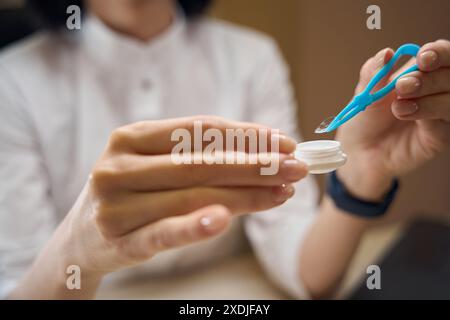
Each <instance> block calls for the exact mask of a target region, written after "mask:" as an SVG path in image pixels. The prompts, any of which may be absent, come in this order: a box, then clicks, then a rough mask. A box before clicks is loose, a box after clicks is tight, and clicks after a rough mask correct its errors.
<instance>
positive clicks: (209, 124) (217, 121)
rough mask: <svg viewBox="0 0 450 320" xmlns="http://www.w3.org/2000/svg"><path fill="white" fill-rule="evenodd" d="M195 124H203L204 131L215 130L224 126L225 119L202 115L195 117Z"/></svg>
mask: <svg viewBox="0 0 450 320" xmlns="http://www.w3.org/2000/svg"><path fill="white" fill-rule="evenodd" d="M193 120H194V121H193V122H195V121H199V122H201V123H202V127H203V129H204V130H208V129H213V128H220V127H222V124H223V119H222V118H220V117H218V116H211V115H200V116H195V117H194V118H193Z"/></svg>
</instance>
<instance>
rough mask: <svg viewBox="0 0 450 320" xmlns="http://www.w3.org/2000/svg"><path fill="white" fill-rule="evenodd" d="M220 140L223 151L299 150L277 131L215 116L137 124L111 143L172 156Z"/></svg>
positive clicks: (117, 132) (119, 131)
mask: <svg viewBox="0 0 450 320" xmlns="http://www.w3.org/2000/svg"><path fill="white" fill-rule="evenodd" d="M236 136H239V139H240V138H243V139H244V140H242V139H240V140H239V139H238V138H237V137H236ZM217 137H218V138H219V139H220V140H221V141H222V142H223V143H222V145H223V150H225V149H227V150H238V151H246V152H248V151H249V149H250V145H251V144H252V146H256V147H262V146H266V147H267V150H268V151H270V150H272V146H276V145H275V144H274V143H275V142H278V144H279V145H278V149H279V151H280V152H282V153H291V152H294V150H295V147H296V142H295V140H293V139H292V138H289V137H287V136H286V135H284V134H280V133H279V132H278V131H277V130H275V129H271V128H269V127H266V126H263V125H260V124H255V123H247V122H237V121H231V120H226V119H223V118H220V117H213V116H197V117H188V118H177V119H168V120H161V121H141V122H137V123H134V124H131V125H127V126H124V127H121V128H119V129H117V130H115V131H114V133H113V134H112V135H111V139H110V143H109V144H110V148H112V149H120V150H131V151H134V152H137V153H141V154H168V153H171V152H172V151H173V150H174V147H175V146H177V145H178V147H181V146H187V147H188V148H187V149H188V150H184V151H188V152H189V151H191V152H192V151H201V150H203V148H204V147H205V146H206V145H208V144H210V143H212V142H213V141H215V139H216V138H217ZM274 140H276V141H274ZM239 141H240V142H243V141H246V143H239ZM250 141H252V142H250ZM182 142H183V143H184V144H180V143H182ZM227 142H228V143H229V144H227ZM196 148H197V150H195V149H196ZM258 151H259V150H258ZM275 151H277V150H275Z"/></svg>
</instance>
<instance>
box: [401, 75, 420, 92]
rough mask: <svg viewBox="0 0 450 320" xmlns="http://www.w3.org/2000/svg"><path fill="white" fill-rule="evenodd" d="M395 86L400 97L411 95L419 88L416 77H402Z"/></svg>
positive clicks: (418, 81)
mask: <svg viewBox="0 0 450 320" xmlns="http://www.w3.org/2000/svg"><path fill="white" fill-rule="evenodd" d="M396 86H397V90H398V92H399V93H400V94H401V95H402V94H403V95H405V94H411V93H414V92H416V91H417V90H418V89H419V88H420V80H419V79H418V78H416V77H404V78H400V79H399V80H398V81H397V85H396Z"/></svg>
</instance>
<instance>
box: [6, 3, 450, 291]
mask: <svg viewBox="0 0 450 320" xmlns="http://www.w3.org/2000/svg"><path fill="white" fill-rule="evenodd" d="M29 2H30V3H32V4H34V6H35V7H37V8H38V9H42V10H44V11H45V12H46V14H47V15H46V17H47V19H48V20H47V21H50V22H53V23H54V24H56V25H60V24H61V23H65V20H61V19H58V17H60V16H61V14H60V12H57V11H55V10H56V9H57V7H58V6H55V5H54V3H52V2H51V1H29ZM74 2H77V1H71V2H70V4H73V3H74ZM208 3H209V1H207V0H202V1H200V0H198V1H195V0H190V1H189V0H179V1H178V2H177V3H176V2H175V1H174V0H152V1H134V0H126V1H115V2H111V1H106V0H86V1H85V2H84V3H81V1H78V4H79V5H80V6H81V5H83V12H85V13H87V14H86V15H85V17H84V21H83V24H82V29H81V31H80V32H69V31H67V30H66V31H61V30H59V31H45V32H41V33H38V34H36V35H33V36H32V37H31V38H29V39H26V40H25V41H22V42H19V43H18V44H15V45H13V46H12V47H11V48H8V49H6V50H5V51H3V52H2V53H1V55H0V114H1V117H0V168H1V169H0V178H1V181H2V183H1V189H0V290H1V292H0V293H1V294H2V295H3V296H7V297H9V298H44V299H45V298H47V299H48V298H92V297H95V292H96V289H97V287H98V285H99V284H100V282H101V281H102V279H104V277H105V276H106V275H107V274H110V273H112V272H114V273H115V274H117V273H119V272H131V273H135V272H145V273H147V274H149V275H150V274H151V275H158V274H162V273H168V272H169V273H170V272H172V271H174V270H177V269H185V268H190V267H195V266H197V265H200V264H204V263H206V262H208V261H210V260H214V259H218V258H220V257H226V256H230V255H231V254H233V253H234V252H236V251H238V250H240V248H241V247H242V246H243V243H244V235H245V236H246V237H247V238H248V240H249V242H250V244H251V246H252V248H253V249H254V251H255V252H256V255H257V257H258V258H259V260H260V261H261V264H262V266H263V267H264V269H265V270H266V271H267V274H268V275H269V276H270V277H271V278H272V279H273V281H274V282H275V283H277V284H278V285H279V286H280V287H282V288H283V289H284V290H286V292H288V293H290V294H291V295H292V296H294V297H298V298H308V297H312V298H316V297H324V296H327V295H329V294H330V293H331V292H332V291H333V289H334V288H335V287H336V286H337V284H338V283H339V280H340V278H341V276H342V274H343V273H344V271H345V269H346V267H347V265H348V262H349V260H350V258H351V256H352V254H353V252H354V250H355V248H356V246H357V244H358V241H359V239H360V237H361V234H362V233H363V232H364V230H365V229H366V228H367V227H369V226H370V225H371V224H372V221H373V219H372V220H370V219H364V218H361V217H357V216H354V215H351V214H349V213H347V212H344V211H343V210H341V209H339V208H338V207H337V206H336V205H335V204H334V203H333V201H332V200H331V199H330V198H329V196H327V195H325V196H324V198H323V199H322V201H321V204H320V206H318V205H317V201H318V197H317V191H316V186H315V184H314V182H313V180H312V179H311V178H310V177H309V176H306V174H307V168H306V166H305V165H304V164H302V163H300V162H299V161H297V160H295V159H294V158H293V156H292V155H291V153H292V152H293V151H294V149H295V141H294V139H296V140H297V141H298V140H300V137H299V136H298V134H297V132H296V121H295V119H296V117H295V105H294V101H293V95H292V89H291V86H290V84H289V77H288V71H287V67H286V66H285V64H284V62H283V61H282V58H281V55H280V53H279V51H278V49H277V47H276V45H275V44H274V42H273V41H272V40H271V39H269V38H268V37H266V36H264V35H261V34H259V33H257V32H255V31H251V30H247V29H245V28H241V27H236V26H234V25H230V24H227V23H224V22H220V21H217V20H213V19H209V18H205V17H202V16H201V13H202V12H203V10H204V9H205V8H206V7H207V5H208ZM66 4H67V5H68V3H66V2H65V1H60V2H59V5H60V6H61V7H60V8H63V9H64V10H63V11H61V12H63V13H65V7H64V5H66ZM52 8H53V9H55V8H56V9H55V10H53V11H52V10H48V9H52ZM64 17H66V16H65V15H64ZM391 57H392V50H391V49H386V50H383V51H382V52H380V53H378V54H377V56H376V57H374V58H372V59H370V60H369V61H368V62H367V63H366V64H365V66H364V67H363V68H362V71H361V79H360V83H359V85H358V88H357V91H358V90H359V89H360V88H361V87H362V86H364V85H365V84H366V83H367V81H368V79H370V77H371V76H372V75H373V74H374V72H375V71H376V70H377V68H379V67H380V66H382V64H383V63H385V62H386V61H388V60H389V59H390V58H391ZM418 63H419V66H420V69H421V71H418V72H416V73H415V74H414V75H413V76H409V77H405V78H404V79H402V80H401V81H399V83H398V85H397V93H396V94H393V95H390V96H389V97H387V98H386V99H384V100H383V101H381V102H379V103H378V107H375V108H373V110H368V111H367V112H365V114H362V115H360V116H358V119H357V120H356V119H355V120H354V121H352V122H350V123H348V124H347V125H346V126H344V127H343V128H342V129H340V130H339V131H338V136H337V138H338V139H339V140H340V141H341V142H342V144H343V145H344V148H345V150H346V153H347V154H348V156H349V162H348V164H347V165H346V166H344V167H343V168H341V169H339V170H338V176H339V178H340V179H341V180H342V182H343V184H344V185H345V186H346V188H347V189H348V191H349V192H350V193H351V194H352V195H354V196H355V197H358V198H360V199H364V200H369V201H377V200H378V199H381V198H383V196H384V194H385V193H386V191H387V190H388V189H389V187H390V185H391V182H392V180H393V178H394V177H396V176H398V175H401V174H403V173H404V172H407V171H410V170H413V169H414V168H416V167H418V166H419V165H421V164H422V163H424V162H425V161H427V160H429V159H431V158H433V157H435V156H436V155H437V154H438V153H439V151H441V150H442V149H443V148H444V147H445V146H446V145H447V144H448V140H449V132H450V131H449V130H450V129H449V121H450V112H449V110H450V102H449V101H450V98H449V92H450V89H449V87H450V83H449V81H448V79H449V78H450V77H449V66H450V45H449V42H448V41H444V40H440V41H437V42H434V43H430V44H427V45H425V46H424V47H422V49H421V54H420V55H419V58H418ZM199 115H208V116H199ZM225 119H232V120H225ZM369 119H370V120H369ZM195 120H201V121H202V122H203V123H204V124H205V125H206V126H207V127H212V128H217V129H219V130H225V129H226V128H243V129H245V128H254V129H256V130H260V129H261V128H266V127H265V126H269V127H271V128H279V129H281V131H282V132H284V133H285V134H282V135H279V136H278V137H279V138H280V150H279V160H278V161H280V170H279V172H278V174H276V175H274V176H262V175H260V174H259V170H258V169H259V165H248V164H246V165H236V164H233V165H212V166H211V165H206V164H200V165H181V166H176V165H174V164H173V163H172V162H171V160H170V151H171V150H172V147H173V145H174V142H172V141H171V139H170V135H171V133H172V132H173V131H174V130H175V129H178V128H187V129H188V130H192V125H193V122H194V121H195ZM236 121H240V122H236ZM254 123H261V124H262V125H264V126H262V125H259V124H254ZM355 132H358V134H357V135H355V134H354V133H355ZM289 136H290V137H292V138H290V137H289ZM406 163H407V164H408V165H405V164H406ZM362 172H364V177H365V179H364V180H362V179H361V178H360V177H361V173H362ZM300 180H301V181H300ZM294 186H295V194H294ZM288 199H289V201H287V200H288ZM275 207H276V208H275ZM271 208H274V209H271ZM269 209H271V210H269ZM256 211H263V212H260V213H256V214H253V215H248V216H245V217H244V216H242V217H240V218H239V217H234V218H233V216H235V215H237V214H246V213H251V212H256ZM316 212H317V214H316ZM33 261H34V262H33ZM70 265H77V266H79V267H80V268H81V270H82V279H81V283H82V289H81V290H68V289H67V287H66V279H67V274H66V269H67V267H68V266H70ZM125 267H132V268H128V269H127V271H118V270H121V269H124V268H125ZM211 285H213V284H211Z"/></svg>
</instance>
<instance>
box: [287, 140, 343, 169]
mask: <svg viewBox="0 0 450 320" xmlns="http://www.w3.org/2000/svg"><path fill="white" fill-rule="evenodd" d="M295 157H296V158H297V159H298V160H300V161H302V162H304V163H306V164H307V165H308V169H309V173H311V174H323V173H328V172H331V171H334V170H336V169H337V168H339V167H341V166H343V165H344V164H345V163H346V162H347V155H346V154H345V153H343V152H342V150H341V144H340V142H339V141H334V140H315V141H307V142H302V143H299V144H297V149H296V150H295Z"/></svg>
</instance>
